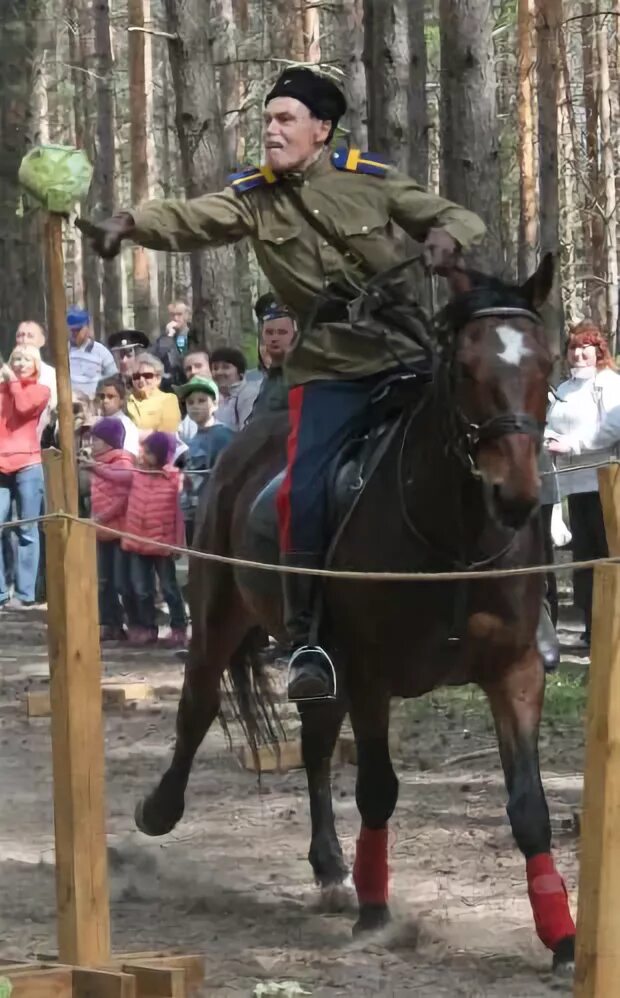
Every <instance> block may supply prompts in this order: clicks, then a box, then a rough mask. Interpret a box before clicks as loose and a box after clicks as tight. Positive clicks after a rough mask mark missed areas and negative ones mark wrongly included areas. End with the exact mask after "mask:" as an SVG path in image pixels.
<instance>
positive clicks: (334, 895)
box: [319, 876, 357, 915]
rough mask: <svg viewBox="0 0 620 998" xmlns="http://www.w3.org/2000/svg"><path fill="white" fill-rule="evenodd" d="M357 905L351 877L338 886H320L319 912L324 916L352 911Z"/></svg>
mask: <svg viewBox="0 0 620 998" xmlns="http://www.w3.org/2000/svg"><path fill="white" fill-rule="evenodd" d="M356 905H357V895H356V893H355V888H354V886H353V880H352V879H351V876H348V877H346V878H345V879H344V880H342V881H341V882H340V883H338V884H322V885H321V898H320V902H319V910H320V911H322V912H323V913H324V914H326V915H337V914H340V913H342V912H345V911H354V910H355V907H356Z"/></svg>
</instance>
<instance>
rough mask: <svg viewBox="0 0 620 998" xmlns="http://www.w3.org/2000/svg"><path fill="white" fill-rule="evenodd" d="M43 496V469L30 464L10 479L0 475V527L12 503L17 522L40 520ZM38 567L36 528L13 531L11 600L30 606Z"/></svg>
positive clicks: (3, 592)
mask: <svg viewBox="0 0 620 998" xmlns="http://www.w3.org/2000/svg"><path fill="white" fill-rule="evenodd" d="M43 492H44V486H43V468H42V466H41V465H40V464H32V465H31V466H30V467H29V468H22V469H21V471H16V472H14V473H13V474H11V475H3V474H0V525H1V524H2V523H6V522H7V521H8V520H9V519H10V515H11V507H12V504H13V502H15V503H16V508H17V516H18V517H19V518H20V519H26V518H28V517H30V516H40V515H41V509H42V506H43ZM38 567H39V525H38V523H30V524H27V525H26V526H24V527H18V528H17V560H16V565H15V596H16V597H17V598H18V599H20V600H23V601H24V602H25V603H33V602H34V598H35V586H36V581H37V570H38ZM9 596H10V593H9V586H8V582H7V579H6V572H5V565H4V554H3V549H2V545H0V603H6V601H7V600H8V599H9Z"/></svg>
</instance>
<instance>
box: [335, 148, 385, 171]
mask: <svg viewBox="0 0 620 998" xmlns="http://www.w3.org/2000/svg"><path fill="white" fill-rule="evenodd" d="M332 163H333V164H334V166H335V167H336V169H337V170H348V171H349V172H350V173H371V174H373V175H374V176H375V177H385V175H386V173H387V172H388V170H389V168H390V164H389V162H388V161H387V159H386V158H385V156H377V155H376V154H375V153H374V152H360V151H359V149H336V151H335V152H334V153H332Z"/></svg>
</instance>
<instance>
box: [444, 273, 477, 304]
mask: <svg viewBox="0 0 620 998" xmlns="http://www.w3.org/2000/svg"><path fill="white" fill-rule="evenodd" d="M446 280H447V281H448V287H449V288H450V294H451V295H452V297H453V298H456V297H457V296H458V295H466V294H467V293H468V291H471V289H472V288H473V286H474V283H473V281H472V279H471V275H470V274H469V273H468V272H467V271H466V270H465V269H464V268H463V267H462V266H456V267H453V268H452V269H451V270H450V271H448V273H447V274H446Z"/></svg>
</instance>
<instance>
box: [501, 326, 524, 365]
mask: <svg viewBox="0 0 620 998" xmlns="http://www.w3.org/2000/svg"><path fill="white" fill-rule="evenodd" d="M496 332H497V335H498V336H499V339H500V342H501V344H502V346H503V348H504V349H503V350H502V352H501V353H499V354H498V357H499V359H500V360H503V361H504V363H505V364H511V365H513V366H515V367H518V366H519V364H520V363H521V361H522V360H523V358H524V357H528V356H529V355H530V354H531V353H532V351H531V350H530V348H529V347H528V346H526V345H525V343H524V339H525V337H524V335H523V333H522V332H521V330H519V329H515V328H514V326H506V325H504V326H498V327H497V330H496Z"/></svg>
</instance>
